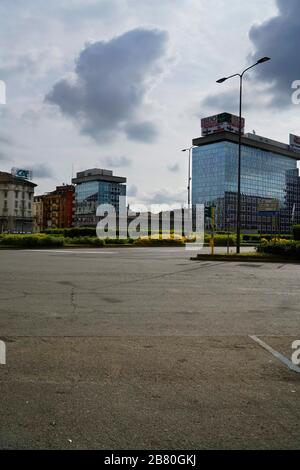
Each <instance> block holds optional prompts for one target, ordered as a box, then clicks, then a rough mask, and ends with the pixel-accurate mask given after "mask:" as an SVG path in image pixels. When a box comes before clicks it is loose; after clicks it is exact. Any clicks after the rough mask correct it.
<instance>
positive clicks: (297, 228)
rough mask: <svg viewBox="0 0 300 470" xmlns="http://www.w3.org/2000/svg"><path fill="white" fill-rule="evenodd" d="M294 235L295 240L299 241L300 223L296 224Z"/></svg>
mask: <svg viewBox="0 0 300 470" xmlns="http://www.w3.org/2000/svg"><path fill="white" fill-rule="evenodd" d="M293 236H294V240H297V241H299V240H300V225H295V226H294V227H293Z"/></svg>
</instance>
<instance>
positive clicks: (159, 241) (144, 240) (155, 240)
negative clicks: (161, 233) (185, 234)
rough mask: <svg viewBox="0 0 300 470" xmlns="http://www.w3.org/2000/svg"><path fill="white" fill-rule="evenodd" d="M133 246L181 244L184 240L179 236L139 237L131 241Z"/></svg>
mask: <svg viewBox="0 0 300 470" xmlns="http://www.w3.org/2000/svg"><path fill="white" fill-rule="evenodd" d="M133 244H134V245H135V246H183V245H184V244H185V243H184V240H183V239H179V238H163V239H159V238H148V237H145V238H139V239H138V240H135V241H134V242H133Z"/></svg>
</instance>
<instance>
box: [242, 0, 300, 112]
mask: <svg viewBox="0 0 300 470" xmlns="http://www.w3.org/2000/svg"><path fill="white" fill-rule="evenodd" d="M276 3H277V6H278V9H279V13H278V16H275V17H274V18H271V19H270V20H268V21H266V22H265V23H263V24H261V25H259V26H253V27H252V28H251V30H250V34H249V36H250V39H251V41H252V43H253V44H254V46H255V52H254V54H253V55H252V58H251V59H252V60H254V61H256V60H257V59H259V58H260V57H263V56H266V55H268V56H270V57H271V58H272V61H271V62H269V63H268V64H266V65H263V66H261V67H257V68H256V77H257V78H258V79H260V80H262V81H263V82H266V83H270V84H271V92H272V104H273V105H275V106H277V107H285V106H289V105H290V104H291V94H292V90H291V85H292V83H293V82H294V81H295V80H300V54H299V43H300V22H299V17H300V1H299V0H277V2H276Z"/></svg>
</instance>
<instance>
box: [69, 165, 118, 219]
mask: <svg viewBox="0 0 300 470" xmlns="http://www.w3.org/2000/svg"><path fill="white" fill-rule="evenodd" d="M72 181H73V184H75V185H76V187H75V217H74V219H75V225H77V226H78V225H81V226H83V225H85V226H93V225H97V222H98V219H97V217H96V212H97V207H98V206H99V205H100V204H111V205H113V206H114V207H115V208H116V212H117V213H118V209H119V197H120V196H126V184H125V183H126V178H123V177H120V176H113V172H112V171H108V170H101V169H92V170H86V171H83V172H80V173H77V177H76V178H74V179H73V180H72Z"/></svg>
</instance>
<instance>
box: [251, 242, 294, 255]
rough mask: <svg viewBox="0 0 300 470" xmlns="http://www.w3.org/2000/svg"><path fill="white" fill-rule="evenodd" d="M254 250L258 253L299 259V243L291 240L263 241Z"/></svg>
mask: <svg viewBox="0 0 300 470" xmlns="http://www.w3.org/2000/svg"><path fill="white" fill-rule="evenodd" d="M256 250H257V252H258V253H265V254H270V255H277V256H283V257H288V258H294V259H300V242H297V241H293V240H278V241H275V240H273V241H270V242H268V241H265V242H264V243H261V245H259V246H258V247H257V248H256Z"/></svg>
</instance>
